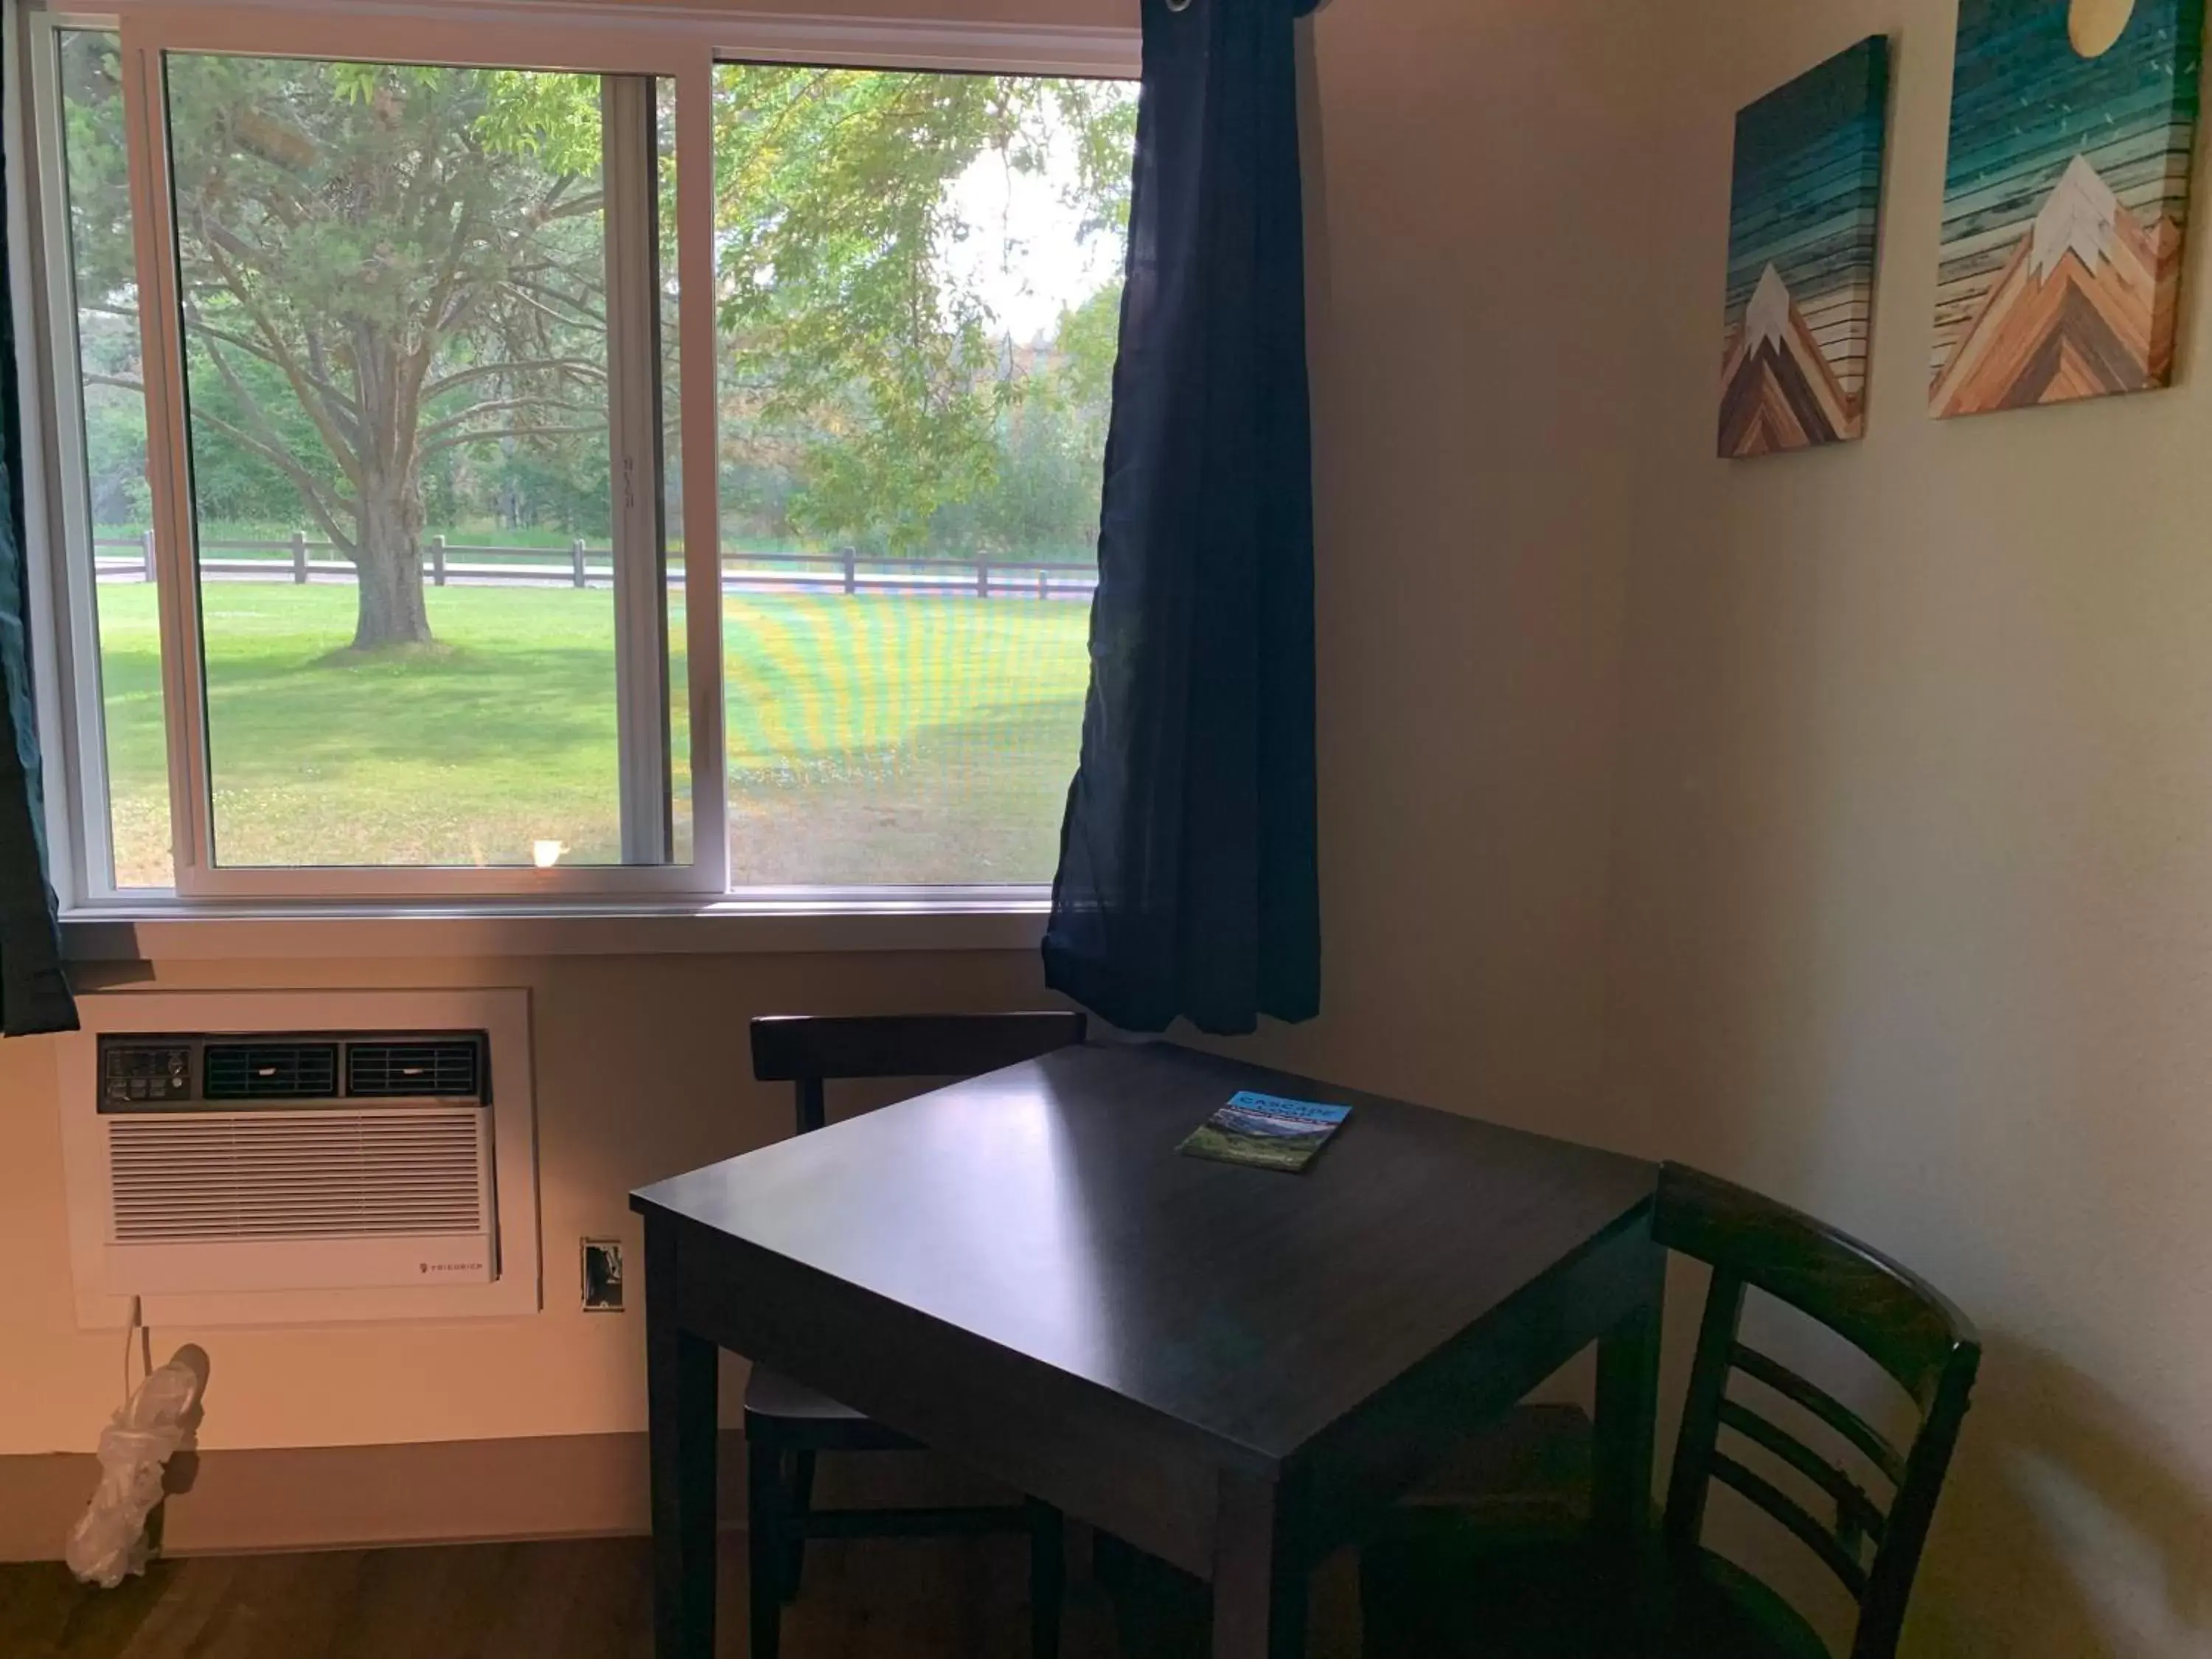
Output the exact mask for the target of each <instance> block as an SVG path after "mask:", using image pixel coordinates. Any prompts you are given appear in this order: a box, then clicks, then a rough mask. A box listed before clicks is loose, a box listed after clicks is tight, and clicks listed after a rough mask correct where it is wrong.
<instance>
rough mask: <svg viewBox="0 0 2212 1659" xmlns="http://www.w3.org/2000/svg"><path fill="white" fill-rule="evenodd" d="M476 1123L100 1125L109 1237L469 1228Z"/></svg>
mask: <svg viewBox="0 0 2212 1659" xmlns="http://www.w3.org/2000/svg"><path fill="white" fill-rule="evenodd" d="M485 1127H487V1126H486V1124H485V1120H484V1114H483V1111H482V1110H481V1109H477V1108H475V1107H465V1108H453V1107H448V1108H440V1109H425V1110H422V1111H406V1110H393V1109H390V1108H384V1109H378V1110H375V1111H366V1112H347V1111H343V1110H334V1109H330V1108H327V1107H324V1108H319V1109H316V1110H315V1111H313V1112H312V1113H297V1114H295V1113H287V1112H272V1111H261V1112H255V1113H251V1114H239V1115H216V1114H205V1115H171V1114H162V1115H144V1116H125V1117H116V1118H111V1119H109V1120H107V1133H108V1164H109V1176H110V1181H111V1182H112V1186H111V1194H112V1202H113V1214H114V1225H115V1239H116V1242H117V1243H123V1244H155V1243H214V1242H217V1241H221V1240H226V1239H237V1240H245V1239H270V1238H341V1237H387V1236H392V1235H398V1234H409V1235H425V1236H428V1235H439V1234H465V1233H475V1232H480V1231H483V1225H484V1192H483V1180H482V1177H481V1176H480V1174H479V1170H480V1167H481V1164H480V1152H481V1150H482V1149H481V1148H480V1145H479V1137H480V1136H481V1135H482V1133H483V1131H484V1129H485Z"/></svg>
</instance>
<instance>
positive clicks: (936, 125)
mask: <svg viewBox="0 0 2212 1659" xmlns="http://www.w3.org/2000/svg"><path fill="white" fill-rule="evenodd" d="M559 15H567V14H565V13H563V14H559ZM30 27H31V31H32V44H33V53H32V61H33V65H34V77H33V78H34V82H35V85H34V88H33V92H34V99H33V107H34V116H35V118H34V122H33V132H34V137H35V143H36V149H37V161H38V164H39V168H40V172H39V180H40V216H41V222H42V226H43V231H44V236H45V240H46V258H45V262H44V265H43V270H44V278H45V280H44V283H43V295H44V300H45V309H46V325H47V333H48V337H49V343H50V346H51V353H50V356H51V359H52V374H51V382H52V384H51V386H49V388H48V392H49V396H48V402H47V405H46V408H47V412H48V415H49V416H50V418H49V420H48V422H47V427H48V437H47V441H48V443H49V445H50V447H51V448H52V459H53V463H54V467H53V474H52V476H53V477H54V478H55V480H56V482H57V483H58V484H59V486H60V487H59V489H57V490H56V491H55V492H54V496H55V508H54V517H55V520H56V522H55V524H54V526H53V529H54V532H55V534H54V536H53V537H52V541H53V544H54V545H55V546H56V548H57V568H56V570H55V572H54V576H55V580H54V582H53V585H52V591H53V592H54V593H55V594H56V596H57V601H58V603H57V606H56V608H57V610H58V612H59V613H60V615H61V617H62V618H63V620H64V627H63V629H61V633H62V637H61V638H60V639H58V641H56V642H55V644H56V650H55V653H54V660H55V661H56V662H57V663H58V665H59V667H60V674H61V683H62V687H63V690H64V699H63V701H64V703H65V705H66V711H67V719H66V721H65V725H66V736H67V742H66V744H65V745H64V749H65V753H64V756H63V757H61V762H60V765H59V767H58V770H60V771H62V772H65V773H66V775H67V777H66V785H67V787H58V786H59V785H60V783H61V782H62V780H61V779H59V778H57V779H55V780H53V781H52V783H51V784H50V788H51V792H52V793H54V794H55V795H56V797H57V799H58V803H59V817H60V820H61V822H62V824H63V827H64V829H65V830H66V832H67V837H66V842H65V850H66V851H67V852H68V854H70V856H69V858H68V859H66V860H62V862H63V863H64V865H65V866H66V867H67V869H68V872H69V874H70V877H71V878H72V879H71V882H70V885H71V887H72V889H73V890H72V893H71V895H70V896H71V898H72V900H73V901H74V902H76V903H78V904H80V905H84V906H88V907H90V906H97V905H98V904H100V902H106V901H110V900H113V899H125V900H128V899H130V898H131V897H132V896H134V895H138V894H143V893H144V892H146V891H148V890H154V891H157V892H158V891H159V890H163V889H170V888H173V890H175V891H176V892H177V893H178V894H179V896H182V897H184V898H186V899H194V898H201V897H220V898H234V897H235V898H262V897H269V898H283V897H292V898H308V899H318V900H321V899H349V898H358V899H406V898H410V897H416V896H422V897H449V898H450V897H458V898H468V897H474V896H485V897H516V896H527V897H532V898H536V897H558V896H563V895H568V896H579V897H589V898H591V899H592V900H594V901H595V902H597V901H604V900H605V898H606V897H608V896H619V895H632V896H651V895H653V894H660V895H664V896H674V895H680V894H688V895H691V896H714V895H716V894H720V893H722V892H725V891H727V890H739V891H746V890H776V891H778V892H781V893H782V894H784V895H785V896H788V897H791V898H793V899H794V900H796V901H797V902H808V901H809V900H811V899H813V898H821V897H829V896H837V895H842V894H845V893H848V892H852V891H855V890H869V889H881V888H900V889H915V888H920V889H963V890H979V889H980V890H998V891H1004V892H1009V893H1011V892H1012V890H1023V889H1034V888H1035V887H1036V885H1038V884H1042V883H1044V882H1046V881H1048V879H1049V878H1050V875H1051V872H1052V866H1053V864H1054V856H1055V851H1056V845H1057V837H1058V831H1059V823H1060V812H1061V810H1062V806H1063V805H1064V802H1065V799H1066V787H1067V781H1068V779H1069V777H1070V776H1071V775H1072V774H1073V769H1074V763H1075V758H1076V751H1077V746H1078V743H1079V735H1080V724H1081V714H1082V701H1083V696H1084V690H1085V684H1086V681H1087V675H1088V657H1087V623H1088V616H1089V605H1088V603H1087V602H1088V599H1089V597H1090V594H1091V590H1092V588H1093V587H1094V586H1095V582H1096V538H1097V515H1098V495H1099V486H1100V478H1101V475H1102V471H1103V446H1104V438H1105V425H1106V415H1107V408H1108V402H1109V386H1110V379H1111V369H1112V362H1113V355H1114V347H1115V337H1116V329H1117V324H1118V316H1119V304H1120V280H1121V265H1122V259H1123V239H1124V235H1125V226H1126V221H1127V188H1128V179H1129V171H1130V166H1129V163H1130V150H1131V147H1132V144H1133V136H1134V119H1135V100H1134V88H1133V85H1132V84H1131V83H1130V82H1127V80H1126V79H1122V78H1119V77H1118V76H1100V75H1095V74H1093V75H1070V74H1043V73H1038V72H1036V66H1035V65H1034V64H1027V63H1024V64H1018V65H1017V67H1018V68H1019V69H1021V70H1022V71H1023V72H1020V73H1012V72H1006V73H999V72H989V71H991V70H992V68H993V66H992V65H991V64H989V63H988V62H985V63H980V64H976V65H975V68H974V69H973V70H966V69H963V70H946V69H941V68H891V69H876V68H861V67H826V68H825V67H817V66H814V64H812V63H811V62H810V63H807V64H803V65H802V64H794V63H792V62H788V61H778V62H773V63H768V62H738V61H725V62H720V63H716V62H715V61H714V58H715V57H716V56H717V55H720V56H722V57H725V58H736V57H738V56H739V55H740V54H739V53H738V52H736V51H734V50H732V49H731V48H729V46H728V45H727V43H726V41H722V40H714V41H713V42H712V44H711V45H710V44H709V42H708V37H706V36H704V35H702V34H700V33H696V31H697V30H699V29H701V28H704V27H715V28H720V29H725V30H726V28H727V27H728V26H727V25H726V24H713V25H709V24H708V23H707V22H705V21H698V22H692V21H685V22H678V23H671V22H668V21H665V19H664V20H659V21H651V20H648V21H645V22H643V23H641V24H640V25H639V26H637V27H635V28H634V29H629V30H625V31H624V32H623V34H622V35H621V37H620V38H619V39H617V38H614V37H613V36H612V35H611V33H610V32H602V31H580V32H578V33H576V34H575V35H574V38H573V39H571V38H568V35H567V34H565V33H564V32H563V29H562V27H558V26H555V27H539V26H537V25H533V26H532V27H530V28H528V29H527V30H525V31H522V32H521V34H522V38H520V39H517V38H514V37H515V35H516V32H517V31H516V26H514V25H513V23H511V22H508V21H498V20H496V19H488V20H485V21H447V20H444V19H440V20H435V21H429V20H425V21H423V22H422V27H420V28H419V29H418V28H417V27H416V26H415V24H414V23H412V22H410V26H409V27H408V30H407V31H406V33H407V43H406V50H407V52H408V53H409V59H408V61H404V62H401V61H394V60H393V58H392V54H391V52H390V46H391V44H392V43H391V39H390V33H389V28H388V25H385V24H379V23H376V22H374V21H371V20H368V19H366V18H364V17H361V16H353V15H348V14H347V13H346V12H344V11H343V9H339V10H335V11H333V12H332V13H331V14H329V15H323V14H316V15H295V14H290V13H287V14H283V15H270V16H266V17H262V18H258V19H257V20H256V21H253V22H252V24H251V25H248V24H247V23H246V22H244V21H241V19H240V15H239V14H228V13H223V12H220V11H213V10H210V11H209V12H206V13H204V14H203V13H198V12H196V11H195V10H194V9H190V8H177V7H162V8H160V9H158V10H155V11H149V12H148V13H146V14H143V15H142V14H132V15H126V17H125V19H124V20H123V21H122V22H121V23H120V24H119V25H118V26H115V27H102V26H94V25H93V24H90V23H87V22H83V21H77V20H52V19H47V18H45V17H34V18H33V20H32V21H31V26H30ZM780 27H783V28H786V29H789V28H791V27H793V25H791V24H789V23H788V22H784V23H782V24H781V25H780ZM825 27H826V26H825ZM870 27H874V28H878V29H880V28H881V27H883V26H870ZM996 33H1001V34H1003V33H1004V32H1003V31H1000V32H996ZM793 44H794V43H793V42H787V41H779V43H778V46H779V50H778V52H777V56H778V57H779V58H785V59H787V58H793V57H801V56H804V57H808V58H811V57H813V56H815V54H811V53H800V52H795V51H793V50H791V49H790V48H791V46H793ZM832 44H833V45H836V46H838V50H837V51H836V52H827V51H825V52H823V53H822V54H820V55H822V56H847V55H853V54H855V53H856V52H857V48H856V47H855V46H854V43H853V42H852V41H851V40H846V41H844V42H842V43H832ZM718 47H719V48H721V50H720V52H719V53H718V52H717V51H716V50H715V49H716V48H718ZM1123 50H1124V47H1123V46H1121V45H1118V44H1117V45H1115V46H1114V47H1113V48H1112V52H1122V51H1123ZM916 56H918V57H921V58H926V59H927V60H928V61H930V62H933V63H941V62H944V61H946V58H947V54H946V52H945V51H944V49H943V48H942V46H935V47H933V49H932V50H930V51H928V52H926V53H923V52H918V53H916ZM1098 56H1100V57H1101V58H1105V59H1107V61H1108V64H1109V66H1110V67H1114V68H1116V69H1121V67H1122V66H1121V64H1120V63H1119V62H1118V61H1116V60H1115V59H1114V58H1113V57H1112V54H1111V53H1109V52H1099V53H1098ZM706 593H713V594H716V595H717V596H718V598H719V603H715V604H702V603H700V602H699V599H698V596H699V595H702V594H706Z"/></svg>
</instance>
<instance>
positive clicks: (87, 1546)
mask: <svg viewBox="0 0 2212 1659" xmlns="http://www.w3.org/2000/svg"><path fill="white" fill-rule="evenodd" d="M199 1392H200V1378H199V1374H198V1373H197V1371H195V1370H192V1368H191V1366H190V1365H188V1364H185V1363H184V1361H183V1360H182V1359H181V1358H178V1359H172V1360H171V1361H170V1362H169V1363H168V1364H166V1365H164V1366H162V1367H161V1368H160V1369H159V1370H155V1371H151V1372H149V1373H148V1375H147V1377H146V1380H145V1381H144V1382H143V1383H140V1384H139V1385H138V1392H137V1393H136V1394H134V1395H131V1403H130V1404H129V1405H127V1406H125V1407H124V1408H123V1409H122V1410H121V1411H119V1412H118V1413H115V1420H114V1421H113V1422H112V1423H110V1424H109V1425H107V1426H106V1428H105V1429H103V1430H101V1431H100V1489H99V1490H98V1491H97V1492H94V1493H93V1495H92V1503H91V1505H90V1507H88V1509H87V1510H85V1512H84V1515H83V1516H82V1518H81V1519H80V1520H79V1521H78V1522H77V1523H76V1525H75V1526H74V1527H71V1528H70V1535H69V1544H68V1547H66V1548H65V1549H64V1551H63V1556H64V1559H66V1560H67V1561H68V1562H69V1568H70V1571H71V1572H73V1573H75V1574H76V1576H77V1577H79V1578H82V1579H83V1580H84V1581H85V1582H86V1583H88V1584H97V1585H99V1586H100V1588H101V1589H114V1588H115V1587H116V1586H117V1585H118V1584H119V1583H122V1582H123V1580H124V1578H125V1575H127V1574H130V1573H134V1572H143V1571H146V1558H147V1548H146V1517H147V1516H149V1514H151V1513H152V1512H153V1509H154V1505H155V1504H158V1503H160V1502H161V1472H162V1470H163V1469H164V1468H167V1465H168V1462H169V1459H170V1458H171V1457H172V1456H173V1455H175V1454H176V1452H177V1451H179V1449H182V1448H183V1447H184V1446H185V1444H186V1443H188V1442H189V1441H190V1440H191V1428H190V1427H189V1426H188V1425H189V1424H190V1421H191V1410H192V1407H193V1406H194V1405H195V1404H196V1403H197V1401H198V1399H199Z"/></svg>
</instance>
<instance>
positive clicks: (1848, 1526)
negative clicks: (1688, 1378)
mask: <svg viewBox="0 0 2212 1659" xmlns="http://www.w3.org/2000/svg"><path fill="white" fill-rule="evenodd" d="M1720 1420H1721V1422H1722V1423H1723V1425H1725V1426H1726V1427H1729V1428H1731V1429H1734V1430H1735V1431H1736V1432H1737V1433H1738V1434H1740V1435H1741V1436H1743V1437H1744V1438H1745V1439H1747V1440H1749V1441H1751V1442H1753V1443H1754V1444H1756V1445H1759V1446H1763V1447H1764V1448H1765V1449H1767V1450H1768V1451H1770V1452H1771V1453H1773V1454H1774V1455H1775V1456H1777V1457H1778V1458H1780V1459H1781V1460H1782V1461H1783V1462H1785V1463H1787V1464H1788V1465H1789V1466H1790V1468H1793V1469H1795V1470H1796V1471H1797V1473H1798V1474H1802V1475H1803V1476H1804V1477H1805V1478H1806V1479H1807V1480H1810V1481H1811V1482H1812V1483H1813V1484H1814V1486H1818V1487H1819V1488H1820V1490H1821V1491H1822V1492H1826V1493H1827V1494H1828V1496H1829V1497H1831V1498H1834V1499H1835V1500H1836V1528H1837V1531H1838V1534H1841V1535H1842V1536H1843V1537H1844V1539H1845V1540H1849V1538H1850V1536H1851V1535H1852V1534H1853V1533H1854V1532H1856V1533H1860V1534H1864V1535H1866V1536H1867V1537H1869V1538H1872V1539H1873V1540H1874V1541H1875V1542H1876V1543H1880V1542H1881V1535H1882V1533H1883V1532H1884V1531H1885V1530H1886V1529H1887V1527H1888V1525H1889V1519H1888V1517H1887V1516H1885V1515H1883V1514H1882V1512H1881V1509H1880V1508H1879V1507H1878V1506H1877V1505H1876V1504H1875V1501H1874V1499H1872V1498H1869V1497H1868V1496H1867V1495H1866V1493H1865V1492H1863V1491H1862V1490H1861V1489H1860V1488H1859V1486H1858V1485H1857V1482H1855V1481H1854V1480H1852V1479H1851V1478H1850V1476H1849V1475H1848V1474H1844V1472H1843V1470H1841V1469H1839V1468H1837V1467H1836V1466H1835V1465H1834V1464H1833V1463H1831V1462H1829V1461H1828V1460H1827V1459H1826V1458H1825V1457H1823V1456H1821V1455H1820V1453H1818V1452H1816V1451H1814V1449H1812V1448H1811V1447H1810V1446H1808V1445H1807V1444H1806V1443H1804V1442H1803V1441H1802V1440H1800V1439H1799V1438H1798V1437H1796V1435H1794V1434H1792V1433H1790V1431H1789V1430H1787V1429H1784V1428H1782V1427H1780V1426H1778V1425H1776V1424H1772V1423H1770V1422H1768V1421H1767V1420H1766V1419H1765V1418H1763V1417H1761V1416H1760V1415H1759V1413H1757V1412H1755V1411H1753V1410H1752V1409H1751V1408H1750V1407H1747V1406H1744V1405H1741V1404H1740V1403H1738V1402H1737V1401H1733V1400H1723V1401H1721V1411H1720Z"/></svg>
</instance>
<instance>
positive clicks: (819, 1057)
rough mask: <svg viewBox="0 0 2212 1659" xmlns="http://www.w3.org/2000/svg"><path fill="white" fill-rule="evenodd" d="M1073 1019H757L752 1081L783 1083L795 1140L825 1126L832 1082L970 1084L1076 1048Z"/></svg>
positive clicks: (1078, 1019)
mask: <svg viewBox="0 0 2212 1659" xmlns="http://www.w3.org/2000/svg"><path fill="white" fill-rule="evenodd" d="M1085 1029H1086V1021H1085V1017H1084V1016H1083V1015H1081V1014H1079V1013H1061V1012H1057V1011H1054V1012H1043V1013H1022V1014H849V1015H848V1014H763V1015H761V1016H759V1017H758V1018H756V1019H755V1020H754V1021H753V1023H752V1032H753V1075H754V1076H755V1077H756V1078H758V1079H760V1080H761V1081H762V1082H763V1083H790V1084H793V1085H795V1086H796V1091H797V1094H798V1112H797V1123H798V1130H799V1133H800V1134H805V1133H808V1132H809V1131H811V1130H814V1129H818V1128H820V1127H822V1125H823V1121H824V1107H823V1088H822V1085H823V1084H824V1083H825V1082H828V1081H829V1080H831V1079H837V1078H866V1077H976V1076H979V1075H981V1073H985V1072H995V1071H997V1070H998V1069H999V1068H1000V1066H1012V1065H1015V1064H1018V1062H1020V1061H1022V1060H1035V1059H1036V1057H1037V1056H1038V1055H1039V1054H1049V1053H1051V1052H1052V1050H1054V1048H1068V1047H1070V1046H1072V1045H1073V1044H1075V1043H1078V1042H1082V1041H1083V1037H1084V1032H1085Z"/></svg>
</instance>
